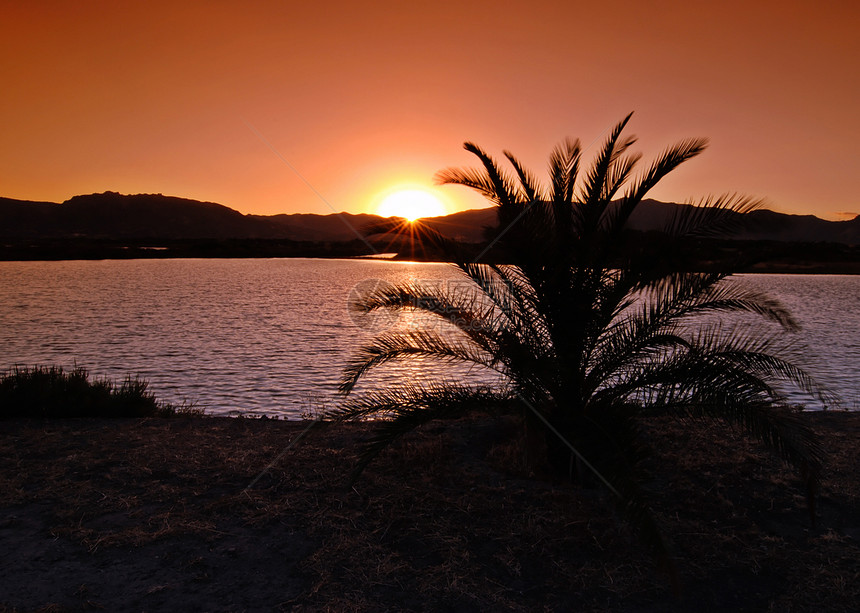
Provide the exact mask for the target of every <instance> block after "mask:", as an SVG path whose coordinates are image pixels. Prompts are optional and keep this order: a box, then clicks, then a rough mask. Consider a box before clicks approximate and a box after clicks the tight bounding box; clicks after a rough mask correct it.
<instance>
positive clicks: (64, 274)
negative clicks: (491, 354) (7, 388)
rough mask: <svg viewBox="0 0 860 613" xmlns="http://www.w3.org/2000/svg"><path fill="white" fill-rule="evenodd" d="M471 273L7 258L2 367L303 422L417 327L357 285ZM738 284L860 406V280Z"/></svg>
mask: <svg viewBox="0 0 860 613" xmlns="http://www.w3.org/2000/svg"><path fill="white" fill-rule="evenodd" d="M458 278H459V277H458V274H457V273H456V271H454V270H453V269H452V268H451V267H450V266H448V265H446V264H424V263H422V264H416V263H407V262H390V261H372V260H313V259H270V260H262V259H240V260H208V259H201V260H193V259H187V260H107V261H66V262H0V347H2V356H0V369H2V370H8V369H9V368H11V367H13V366H15V365H21V366H30V365H34V364H40V365H52V364H56V365H60V366H63V367H66V368H71V367H73V366H74V365H78V366H83V367H85V368H87V369H88V370H89V371H90V373H91V375H92V376H108V377H111V378H113V379H115V380H118V381H119V380H122V379H123V378H125V376H126V375H129V374H132V375H135V374H137V375H140V376H141V377H143V378H145V379H147V380H148V381H149V382H150V388H151V390H152V391H153V392H155V394H156V395H157V396H158V398H159V399H162V400H165V401H169V402H173V403H181V402H185V401H187V402H192V403H194V404H196V405H198V406H200V407H202V408H203V409H205V410H206V412H207V413H212V414H233V415H235V414H249V413H251V414H268V415H279V416H284V417H298V416H300V415H302V414H303V413H306V412H312V411H314V410H318V409H319V408H321V407H325V406H331V405H332V403H334V402H336V394H335V390H336V387H337V383H338V381H339V378H340V372H341V370H342V368H343V366H344V365H345V364H346V363H347V361H348V360H349V359H350V357H351V356H352V355H353V354H354V352H355V350H356V349H357V348H358V347H359V346H360V345H361V344H362V343H363V342H366V341H367V340H368V339H369V338H371V336H372V332H374V331H375V330H378V329H379V327H380V326H384V325H401V326H402V325H413V324H415V322H414V321H408V320H406V319H404V318H401V319H400V320H398V321H396V322H391V321H387V320H384V319H383V320H375V321H370V322H369V321H366V320H357V319H356V318H355V317H354V316H353V315H352V314H351V313H350V312H349V309H348V308H347V303H348V298H349V295H350V292H351V291H355V288H358V289H362V288H365V287H367V286H368V285H372V284H373V283H376V282H377V281H375V280H378V279H382V280H386V281H400V280H407V279H412V280H419V279H420V280H435V281H439V282H449V280H452V279H458ZM738 280H739V282H742V283H749V284H752V285H754V286H755V287H757V288H761V289H764V290H767V291H768V292H769V293H770V294H771V295H773V296H774V297H776V298H779V299H780V300H782V301H783V302H784V303H785V304H786V305H787V306H789V307H790V308H791V310H792V312H793V313H794V315H795V316H796V318H797V319H798V320H799V321H800V323H801V325H802V326H803V331H802V332H801V334H800V339H801V340H802V341H803V342H805V344H806V345H807V349H806V351H805V352H804V362H805V364H806V365H807V367H808V368H809V370H811V371H812V372H813V373H814V374H815V375H816V376H817V378H818V379H819V380H820V381H821V382H822V383H824V384H826V385H828V386H830V387H831V388H832V389H833V390H834V391H836V392H837V393H839V394H840V396H841V397H842V399H843V401H844V405H845V406H846V407H847V408H854V409H857V408H860V391H858V381H860V333H858V330H860V309H857V308H856V302H857V300H858V296H860V277H853V276H817V275H816V276H812V275H743V276H741V277H739V278H738ZM383 370H385V372H384V373H383ZM458 375H459V376H472V377H474V376H479V375H478V374H476V373H473V372H464V371H461V372H460V373H458ZM376 376H377V378H376V379H374V382H375V383H377V384H382V385H385V384H390V383H393V382H395V381H398V380H403V379H404V378H409V379H413V380H414V379H417V378H421V377H422V376H426V373H425V372H424V371H423V369H422V368H421V367H420V365H410V366H400V367H397V368H385V369H380V371H379V374H378V375H376ZM798 400H799V401H805V400H806V399H800V398H798Z"/></svg>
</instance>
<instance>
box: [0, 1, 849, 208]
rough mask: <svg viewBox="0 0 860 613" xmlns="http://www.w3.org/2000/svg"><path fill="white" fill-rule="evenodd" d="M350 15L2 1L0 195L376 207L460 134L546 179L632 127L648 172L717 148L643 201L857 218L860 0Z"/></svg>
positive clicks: (491, 5) (225, 5)
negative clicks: (574, 155)
mask: <svg viewBox="0 0 860 613" xmlns="http://www.w3.org/2000/svg"><path fill="white" fill-rule="evenodd" d="M363 4H364V3H361V2H352V1H350V2H346V1H341V2H326V1H321V2H275V1H266V2H253V1H251V2H241V3H240V2H200V3H198V2H181V1H174V0H171V1H169V2H162V1H148V2H126V1H122V2H87V1H83V0H82V1H75V2H71V1H56V2H52V1H50V0H43V1H33V2H19V1H6V0H0V83H2V89H3V93H2V95H0V117H2V118H3V121H2V126H3V127H2V130H0V195H2V196H7V197H12V198H21V199H31V200H48V201H62V200H65V199H67V198H69V197H70V196H73V195H75V194H83V193H92V192H102V191H105V190H111V191H118V192H122V193H156V192H160V193H164V194H169V195H176V196H184V197H189V198H195V199H198V200H209V201H214V202H219V203H221V204H225V205H227V206H230V207H232V208H235V209H238V210H240V211H242V212H245V213H260V214H274V213H283V212H289V213H292V212H312V213H330V212H333V211H349V212H369V211H372V210H373V209H374V207H375V205H376V203H378V201H379V200H380V199H381V198H382V196H383V195H384V194H385V193H386V192H388V191H390V190H392V189H395V188H397V187H398V186H409V187H415V186H422V185H423V186H430V185H432V179H433V175H434V173H435V172H436V171H438V170H440V169H442V168H444V167H448V166H463V165H471V164H472V163H473V162H472V158H471V156H470V155H469V154H467V153H466V152H464V151H463V150H462V149H461V144H462V142H463V141H464V140H474V141H475V142H477V143H479V144H481V145H482V146H484V147H485V148H487V149H489V150H490V151H492V152H493V153H495V154H498V155H499V156H501V150H502V149H503V148H507V149H510V150H512V151H513V152H514V153H515V154H517V155H518V156H519V157H520V158H521V159H522V160H523V161H524V162H526V163H527V164H528V165H529V166H531V167H532V168H533V169H535V170H536V171H543V169H544V168H545V166H546V159H547V155H548V153H549V150H550V149H551V147H552V146H553V145H554V144H555V143H557V142H558V141H559V140H561V139H562V138H563V137H565V136H575V137H580V138H581V139H582V141H583V144H584V145H589V143H592V142H594V141H595V140H597V141H598V142H599V140H600V139H601V137H602V135H603V134H604V132H605V131H606V130H607V129H608V128H609V127H611V126H612V125H613V124H614V123H616V122H617V121H618V120H620V119H621V118H622V117H623V116H624V115H625V114H626V113H627V112H629V111H635V115H634V117H633V121H632V123H631V126H630V128H629V131H630V133H635V134H637V135H638V136H639V137H640V141H639V148H640V150H642V151H643V152H644V153H645V157H646V159H649V158H650V157H651V156H653V155H656V154H657V153H659V152H660V151H661V150H662V149H663V148H665V147H666V146H667V145H669V144H671V143H673V142H675V141H677V140H679V139H681V138H685V137H689V136H706V137H709V138H710V139H711V146H710V148H709V150H708V151H707V152H705V154H703V155H702V156H700V157H699V158H698V159H696V160H693V161H691V162H689V163H688V164H686V165H685V166H684V167H682V168H681V169H679V170H678V171H676V172H675V173H674V174H672V175H670V176H669V177H668V178H667V179H665V181H664V183H663V185H661V186H660V188H659V189H657V190H655V191H654V192H652V196H654V197H656V198H659V199H661V200H668V201H679V202H680V201H685V200H688V199H690V198H697V197H700V196H705V195H707V194H720V193H723V192H726V191H731V192H735V191H736V192H741V193H745V194H749V195H754V196H761V197H765V198H766V199H767V200H768V202H769V205H770V208H773V209H775V210H779V211H783V212H788V213H803V214H805V213H813V214H815V215H818V216H821V217H825V218H828V219H840V218H846V217H848V216H851V217H853V216H854V215H856V214H857V213H860V200H858V198H860V197H858V194H860V172H858V160H860V156H858V153H857V147H858V145H857V143H858V137H860V113H858V107H860V104H858V101H860V71H858V68H860V43H858V40H860V37H859V36H858V34H857V33H858V31H860V9H858V8H856V6H857V5H856V3H855V2H849V1H847V0H846V1H840V2H828V1H827V0H824V1H820V2H817V3H812V2H792V1H782V2H755V1H751V0H746V1H742V2H734V1H723V2H698V1H695V0H687V1H686V2H659V1H658V2H645V1H642V0H639V1H635V2H634V1H628V0H618V1H615V2H593V3H585V2H578V1H565V2H562V1H559V2H540V1H530V2H504V1H497V2H468V1H465V0H462V1H453V2H448V1H447V0H445V1H437V2H432V3H425V2H411V3H409V2H402V1H397V2H374V3H370V4H369V5H368V6H362V5H363ZM595 147H596V144H595V145H592V147H591V149H589V150H588V153H593V152H594V150H595ZM436 193H439V194H441V195H443V197H445V198H446V199H447V201H448V204H449V206H450V208H451V210H458V209H465V208H476V207H479V206H483V205H484V203H483V201H481V200H480V199H479V198H477V197H475V196H472V195H470V194H469V192H468V191H467V190H465V189H464V188H459V187H451V186H448V187H443V188H437V192H436Z"/></svg>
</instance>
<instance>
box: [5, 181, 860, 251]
mask: <svg viewBox="0 0 860 613" xmlns="http://www.w3.org/2000/svg"><path fill="white" fill-rule="evenodd" d="M679 206H688V205H681V204H676V203H665V202H658V201H655V200H646V201H644V202H643V203H642V205H641V206H640V207H639V209H637V211H636V213H635V214H634V216H633V218H632V219H631V226H632V229H635V230H642V231H650V230H660V229H661V228H662V227H663V225H664V224H665V221H666V219H667V218H669V217H670V216H671V215H672V213H673V211H674V210H675V209H676V208H677V207H679ZM381 219H382V218H381V217H379V216H377V215H370V214H352V213H333V214H330V215H317V214H311V213H292V214H279V215H250V214H243V213H240V212H239V211H236V210H234V209H231V208H229V207H226V206H224V205H221V204H217V203H214V202H200V201H197V200H190V199H187V198H179V197H175V196H164V195H162V194H134V195H123V194H119V193H116V192H103V193H100V194H89V195H81V196H74V197H73V198H70V199H68V200H66V201H65V202H62V203H54V202H34V201H28V200H15V199H11V198H0V238H4V239H72V238H86V239H109V240H123V239H136V240H142V239H171V240H182V239H217V240H225V239H282V240H290V241H304V242H340V241H352V240H355V239H358V238H359V236H360V232H361V230H362V228H364V227H366V226H368V225H370V224H372V223H375V222H378V221H380V220H381ZM746 221H748V222H749V223H745V224H744V225H743V228H744V229H743V230H742V231H741V232H740V233H739V234H738V235H737V236H736V238H738V239H742V240H756V241H791V242H828V243H842V244H846V245H857V244H860V216H857V217H855V218H854V219H852V220H849V221H827V220H824V219H820V218H818V217H815V216H813V215H787V214H783V213H776V212H774V211H769V210H759V211H755V212H753V213H749V214H748V219H747V220H746ZM422 222H423V223H425V224H427V225H429V226H431V227H433V228H435V229H436V230H438V231H439V232H441V233H442V234H444V235H446V236H449V237H451V238H456V239H459V240H462V241H464V242H472V243H479V242H481V241H482V240H483V238H484V228H485V227H488V226H494V225H495V224H496V212H495V209H493V208H487V209H472V210H468V211H463V212H460V213H454V214H451V215H446V216H443V217H433V218H425V219H423V220H422Z"/></svg>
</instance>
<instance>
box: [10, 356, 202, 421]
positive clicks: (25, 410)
mask: <svg viewBox="0 0 860 613" xmlns="http://www.w3.org/2000/svg"><path fill="white" fill-rule="evenodd" d="M148 387H149V384H148V383H147V382H146V381H145V380H142V379H140V378H138V377H131V376H129V377H126V379H125V380H124V381H123V382H122V383H120V384H116V383H115V382H113V381H112V380H110V379H107V378H101V379H93V380H90V377H89V373H88V372H87V370H86V369H84V368H81V367H76V368H74V369H72V370H71V371H70V372H66V371H64V370H63V369H62V368H61V367H59V366H32V367H20V368H19V367H16V368H13V369H12V370H10V371H9V372H6V373H4V374H3V375H2V378H0V419H13V418H64V417H176V416H180V415H181V416H194V415H202V413H203V412H202V410H200V409H197V408H195V407H193V406H191V405H184V404H183V405H179V406H175V405H173V404H170V403H165V402H160V401H159V400H157V399H156V397H155V395H154V394H152V393H151V392H150V391H149V390H148Z"/></svg>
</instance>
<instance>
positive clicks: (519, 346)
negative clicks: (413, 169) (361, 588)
mask: <svg viewBox="0 0 860 613" xmlns="http://www.w3.org/2000/svg"><path fill="white" fill-rule="evenodd" d="M629 119H630V115H628V116H627V117H626V118H625V119H624V120H623V121H621V122H620V123H619V124H618V125H617V126H615V128H614V129H613V130H612V132H611V133H610V135H609V136H608V137H607V139H606V141H605V143H604V144H603V146H602V148H601V150H600V151H599V153H598V154H597V155H596V157H595V159H594V160H593V162H592V164H591V165H590V166H589V167H588V169H587V171H584V172H583V173H581V172H580V165H581V158H582V148H581V145H580V143H579V141H575V140H566V141H564V142H563V143H561V144H560V145H559V146H557V147H556V148H555V149H554V150H553V152H552V154H551V156H550V159H549V177H550V181H549V185H541V184H540V183H539V182H538V180H537V179H536V178H535V176H534V175H533V174H532V173H530V172H529V171H528V170H526V169H525V168H524V167H523V165H522V164H521V163H520V162H519V161H518V160H517V159H516V158H515V157H514V156H513V155H512V154H510V153H509V152H505V154H504V155H505V157H506V158H507V160H508V162H509V163H510V166H511V169H512V172H506V171H505V170H504V169H502V168H501V167H500V165H499V164H498V163H497V162H496V161H495V160H494V159H493V158H491V157H490V156H489V155H488V154H487V153H485V152H484V151H483V150H482V149H481V148H480V147H478V146H477V145H474V144H472V143H466V144H465V148H466V150H467V151H469V152H471V153H473V154H474V155H475V156H477V158H478V159H479V160H480V162H481V166H480V167H479V168H478V169H448V170H444V171H442V172H441V173H439V174H438V175H437V179H438V180H439V181H440V182H441V183H450V184H456V185H464V186H467V187H470V188H472V189H474V190H477V191H478V192H480V193H481V194H483V195H484V196H485V197H486V198H488V199H489V200H490V201H491V202H492V203H493V204H495V205H496V207H497V211H498V219H499V226H498V229H497V230H495V232H494V235H493V236H491V237H490V238H491V241H490V245H491V247H492V249H491V250H490V251H489V253H488V254H483V255H485V256H488V257H489V263H486V262H485V263H477V262H474V261H466V259H465V258H464V257H463V256H462V254H461V253H460V251H459V249H458V245H457V244H455V243H453V242H451V241H448V240H446V239H445V238H444V237H442V236H440V235H438V234H437V233H434V232H433V231H432V230H430V229H427V228H425V229H424V238H425V240H432V241H433V242H435V243H436V245H437V246H441V247H443V248H445V249H446V252H447V253H448V255H449V257H450V259H451V260H452V261H453V262H454V264H455V266H456V267H457V268H459V270H460V271H462V273H463V274H464V275H465V278H466V279H467V280H468V281H469V290H468V291H464V289H463V287H462V286H461V285H458V286H457V289H456V291H454V290H452V289H450V288H445V287H439V286H438V285H422V284H420V283H403V284H400V285H394V286H386V287H382V288H380V289H378V290H377V291H373V292H370V293H369V294H367V295H364V296H362V297H361V298H360V299H359V300H358V301H357V302H356V303H355V304H354V305H353V306H354V308H355V309H356V310H357V311H360V312H364V313H370V312H372V311H374V310H377V309H393V310H400V309H403V310H418V311H422V312H424V313H428V314H431V315H432V316H434V317H435V318H436V319H438V320H439V321H440V322H444V325H442V326H440V327H426V328H422V329H417V330H391V331H388V332H384V333H381V334H379V335H377V336H376V337H375V338H374V339H373V340H372V341H371V342H370V343H369V344H367V345H366V346H365V347H364V348H363V349H362V350H361V351H360V353H359V354H358V355H357V356H356V358H355V359H354V360H353V361H352V362H351V363H350V364H349V365H348V367H347V368H346V370H345V372H344V376H343V380H342V384H341V388H340V389H341V392H342V393H343V394H345V395H349V394H350V392H351V391H352V390H353V388H354V386H355V385H356V383H357V382H358V381H359V380H360V379H362V378H363V377H364V376H365V374H366V373H367V372H368V371H369V370H371V369H374V368H376V367H379V366H383V365H384V364H386V363H388V362H393V361H402V360H414V359H416V358H421V359H432V360H438V361H441V362H443V363H465V364H471V365H478V366H480V367H482V368H485V369H488V370H490V371H495V372H497V373H499V375H500V377H501V380H502V382H503V383H502V384H501V385H499V386H497V387H492V388H490V387H486V386H470V385H467V384H465V383H462V382H457V381H453V382H452V381H446V380H441V381H438V382H435V383H432V384H418V383H403V384H402V385H399V386H396V387H393V388H387V389H379V390H375V391H370V392H367V393H363V394H355V395H352V396H349V397H348V398H346V399H345V400H344V401H343V403H342V404H341V405H340V406H339V407H337V408H336V409H335V410H333V411H332V412H331V414H330V416H331V417H335V418H337V419H363V418H366V417H371V416H374V417H384V418H385V419H382V420H380V422H379V424H378V426H377V429H376V430H375V435H374V436H373V437H372V439H371V440H370V441H369V442H368V443H367V444H366V446H365V447H364V449H363V453H362V455H361V457H360V460H359V463H358V466H357V468H356V473H355V474H356V475H357V474H358V473H359V472H360V471H361V470H363V469H364V467H365V466H366V464H367V463H368V462H369V461H370V460H371V459H372V458H373V457H375V455H376V454H378V453H379V451H380V450H382V449H383V448H384V447H385V446H386V445H388V444H389V443H391V442H392V441H393V440H395V439H396V438H397V437H399V436H400V435H402V434H404V433H406V432H408V431H410V430H412V429H414V428H416V427H418V426H420V425H421V424H424V423H426V422H428V421H431V420H435V419H440V418H450V417H458V416H462V415H465V414H467V413H470V412H477V411H487V410H498V411H521V412H523V414H524V415H525V419H524V421H523V423H524V424H526V427H527V428H529V429H530V430H531V431H532V432H534V431H535V429H537V428H539V429H541V431H542V432H544V433H545V436H544V437H543V441H544V442H543V449H544V453H545V455H544V457H545V458H546V459H547V460H548V462H549V464H550V465H551V466H553V467H555V469H556V470H559V471H563V472H564V473H565V474H567V475H569V476H571V477H572V478H573V479H574V480H575V481H578V482H580V483H583V484H593V485H597V486H602V487H605V488H606V489H607V490H609V491H610V492H611V493H612V496H613V497H614V498H615V499H616V501H617V502H618V503H619V506H620V508H621V509H622V510H623V512H624V513H625V515H626V516H627V517H628V518H629V519H630V520H632V521H633V522H634V523H635V525H636V526H637V527H638V528H639V529H640V533H641V534H642V535H643V537H644V538H645V541H646V542H647V543H648V544H649V545H650V546H651V548H652V550H653V551H654V553H656V554H657V555H658V557H661V558H666V556H667V549H666V545H665V543H664V541H663V539H662V537H661V535H660V532H659V530H658V529H657V527H656V524H655V522H654V520H653V518H652V516H651V513H650V511H649V508H648V504H647V497H646V496H645V495H644V494H643V492H642V490H641V488H640V485H639V483H638V481H637V475H638V472H637V460H638V459H639V457H640V450H641V445H640V443H641V438H642V437H641V436H640V432H639V429H638V427H637V424H639V423H640V422H641V420H643V419H647V418H648V416H649V415H654V414H658V413H660V414H670V415H675V416H678V417H685V418H690V417H694V418H719V419H721V420H724V421H726V422H729V423H731V424H734V425H739V426H741V427H742V428H743V429H745V430H746V431H747V432H748V433H750V434H751V435H753V436H755V437H756V438H758V439H759V440H760V441H761V442H762V443H764V444H765V445H766V446H767V447H769V448H770V449H772V450H774V451H775V452H776V453H777V454H778V455H779V456H780V457H781V458H782V459H783V460H785V461H786V462H787V463H789V464H790V465H792V466H794V467H796V468H797V469H798V470H799V472H800V473H801V475H802V477H803V478H804V479H805V481H806V485H807V486H808V488H809V492H810V494H812V493H813V492H814V490H815V487H816V484H817V479H818V474H819V470H820V467H821V461H822V450H821V448H820V447H819V444H818V443H817V442H816V438H815V435H814V432H812V430H811V429H810V428H809V427H808V426H807V425H806V423H805V422H804V421H803V420H802V419H801V416H800V415H798V414H797V413H796V412H793V411H791V410H789V409H788V407H787V402H786V400H785V397H784V395H783V394H782V393H780V391H779V390H780V389H782V388H785V386H794V387H796V388H800V389H802V390H804V391H807V392H809V393H812V394H815V395H818V396H819V397H821V398H825V397H827V392H826V391H823V390H821V389H820V388H819V387H818V386H817V385H816V384H815V382H814V381H813V380H812V379H811V378H810V376H809V375H808V374H807V373H805V372H804V371H803V370H802V369H801V368H799V367H798V366H796V365H795V363H794V361H793V358H794V356H795V355H796V354H795V353H793V352H792V345H791V343H789V342H786V341H785V340H784V339H785V334H783V333H784V332H785V331H791V330H794V329H796V328H797V324H796V322H795V321H794V320H793V319H792V317H791V316H790V314H789V313H788V312H787V311H786V310H785V309H784V308H783V307H782V306H781V305H780V304H779V303H778V302H776V301H775V300H772V299H770V298H768V297H767V296H765V295H762V294H759V293H756V292H754V291H751V290H749V289H747V288H745V287H744V286H742V285H738V284H736V283H734V282H733V281H732V280H731V279H729V278H728V277H729V275H730V269H731V267H730V266H724V267H720V268H719V269H718V270H715V271H709V272H701V271H695V270H692V271H691V270H685V269H684V268H685V266H684V264H685V263H687V262H686V260H685V259H684V258H685V257H686V254H687V252H688V247H689V246H690V239H697V238H699V237H706V236H713V235H717V234H720V233H724V232H727V231H729V230H731V229H732V227H733V224H735V223H736V222H737V221H738V219H739V218H740V216H739V215H738V213H744V212H747V211H750V210H753V209H755V208H757V207H758V206H760V203H759V202H758V201H755V200H752V199H749V198H745V197H739V196H734V195H727V196H722V197H718V198H710V199H706V200H703V201H701V202H699V203H698V206H689V207H680V208H679V211H678V213H677V214H676V215H675V216H674V217H672V219H670V220H669V221H668V222H667V228H666V231H665V233H663V234H661V235H660V237H659V239H658V240H656V241H651V243H649V244H648V245H647V249H646V250H644V251H643V250H642V249H631V248H630V244H631V243H630V240H628V239H629V230H628V227H629V220H630V217H631V215H632V214H633V212H634V211H635V210H636V208H637V206H638V205H639V204H640V203H641V202H642V200H643V198H644V197H645V195H646V194H647V193H648V192H649V190H651V189H652V188H653V187H654V186H655V185H656V184H657V183H658V182H659V181H660V180H661V179H662V178H663V177H664V176H665V175H666V174H668V173H669V172H671V171H672V170H674V169H675V168H676V167H678V166H679V165H680V164H682V163H683V162H685V161H687V160H689V159H691V158H693V157H695V156H697V155H698V154H700V153H701V152H702V151H703V150H704V149H705V147H706V144H707V142H706V141H705V140H702V139H691V140H685V141H683V142H680V143H678V144H676V145H674V146H672V147H670V148H668V149H667V150H666V151H665V152H663V153H662V154H661V155H660V156H658V157H657V159H656V160H655V161H654V162H653V163H652V164H651V165H650V166H648V167H647V168H646V169H645V170H644V172H642V173H640V174H639V175H638V176H634V169H635V168H636V166H637V162H638V161H639V160H640V155H639V154H635V153H631V152H630V147H631V146H632V145H633V143H634V142H635V138H632V137H631V138H623V137H622V132H623V131H624V128H625V127H626V125H627V123H628V121H629ZM380 229H381V228H375V229H374V231H376V230H380ZM494 262H495V263H494ZM736 313H740V314H745V315H746V318H745V319H744V320H743V321H736V318H734V317H731V318H727V317H726V316H727V315H728V314H736ZM709 316H711V317H710V318H709ZM763 320H766V321H769V322H771V323H773V324H774V325H773V326H768V325H766V324H765V323H764V321H763ZM703 322H704V323H703ZM708 322H710V323H708ZM733 322H735V323H733ZM829 400H830V399H829V397H828V401H829ZM532 451H533V452H534V449H533V450H532ZM810 499H811V500H812V498H810Z"/></svg>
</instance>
